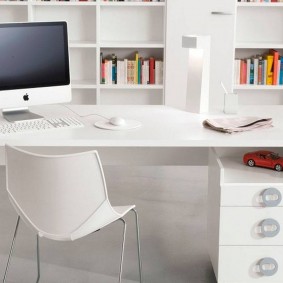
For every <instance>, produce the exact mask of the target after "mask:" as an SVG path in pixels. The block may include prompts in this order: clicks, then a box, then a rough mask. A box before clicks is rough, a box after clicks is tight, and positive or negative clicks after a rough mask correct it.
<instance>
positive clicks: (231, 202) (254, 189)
mask: <svg viewBox="0 0 283 283" xmlns="http://www.w3.org/2000/svg"><path fill="white" fill-rule="evenodd" d="M282 196H283V184H282V185H267V184H262V185H251V184H246V185H244V184H241V185H239V184H237V185H222V186H221V202H220V205H221V206H258V207H274V206H280V207H283V201H282Z"/></svg>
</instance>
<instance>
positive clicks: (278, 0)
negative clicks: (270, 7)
mask: <svg viewBox="0 0 283 283" xmlns="http://www.w3.org/2000/svg"><path fill="white" fill-rule="evenodd" d="M238 2H265V3H271V2H283V0H238Z"/></svg>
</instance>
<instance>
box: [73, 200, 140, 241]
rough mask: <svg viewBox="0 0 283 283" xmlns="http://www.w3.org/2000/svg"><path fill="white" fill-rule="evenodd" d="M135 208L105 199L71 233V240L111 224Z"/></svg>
mask: <svg viewBox="0 0 283 283" xmlns="http://www.w3.org/2000/svg"><path fill="white" fill-rule="evenodd" d="M133 208H135V205H127V206H111V204H110V203H109V201H105V202H104V203H103V204H102V205H101V206H100V207H99V209H98V210H97V211H96V212H95V213H94V214H93V215H92V216H91V217H90V218H89V219H88V220H87V221H86V222H85V223H84V224H83V225H81V226H80V227H79V228H78V229H77V230H76V231H74V232H73V233H72V234H71V238H70V240H72V241H74V240H76V239H79V238H81V237H84V236H86V235H88V234H91V233H93V232H95V231H97V230H99V229H101V228H103V227H105V226H107V225H109V224H110V223H112V222H114V221H116V220H118V219H120V218H121V217H123V216H124V215H126V214H127V213H128V212H129V211H130V210H131V209H133Z"/></svg>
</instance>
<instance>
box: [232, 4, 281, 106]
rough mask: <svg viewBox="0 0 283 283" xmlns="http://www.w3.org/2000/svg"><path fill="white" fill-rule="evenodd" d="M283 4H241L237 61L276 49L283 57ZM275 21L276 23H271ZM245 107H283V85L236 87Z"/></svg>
mask: <svg viewBox="0 0 283 283" xmlns="http://www.w3.org/2000/svg"><path fill="white" fill-rule="evenodd" d="M282 17H283V3H262V2H249V3H248V2H237V3H236V36H235V58H239V59H243V58H249V57H251V56H253V55H257V54H264V53H267V51H268V50H269V49H276V50H278V51H279V53H280V55H283V25H282ZM271 19H272V20H271ZM234 90H235V92H237V93H238V94H239V98H240V102H241V103H242V104H266V103H268V104H283V86H282V85H272V86H266V85H234Z"/></svg>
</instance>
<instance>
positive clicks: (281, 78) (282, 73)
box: [279, 57, 283, 85]
mask: <svg viewBox="0 0 283 283" xmlns="http://www.w3.org/2000/svg"><path fill="white" fill-rule="evenodd" d="M280 61H281V64H280V75H279V84H280V85H283V57H281V58H280Z"/></svg>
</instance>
